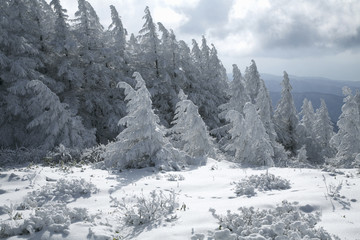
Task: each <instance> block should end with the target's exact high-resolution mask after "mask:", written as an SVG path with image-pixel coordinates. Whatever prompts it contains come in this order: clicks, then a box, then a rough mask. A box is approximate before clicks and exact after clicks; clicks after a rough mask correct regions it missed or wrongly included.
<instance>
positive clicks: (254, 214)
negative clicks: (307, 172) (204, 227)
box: [210, 201, 340, 240]
mask: <svg viewBox="0 0 360 240" xmlns="http://www.w3.org/2000/svg"><path fill="white" fill-rule="evenodd" d="M310 207H311V206H310ZM210 211H211V212H212V214H213V216H214V217H215V218H216V219H218V220H219V224H220V227H219V228H220V229H221V230H217V231H215V233H214V236H213V237H214V239H215V240H220V239H241V240H250V239H259V240H260V239H261V240H263V239H276V240H287V239H321V240H330V239H340V238H338V237H336V236H333V235H331V234H329V233H328V232H326V231H325V230H324V229H323V228H316V224H317V223H318V222H319V221H320V213H319V212H315V213H307V211H306V207H299V206H298V205H297V203H289V202H287V201H283V202H282V204H281V205H278V206H277V207H276V208H275V209H267V210H256V209H254V208H253V207H250V208H247V207H241V208H239V209H238V212H237V213H232V212H230V211H228V212H227V214H226V215H219V214H217V213H216V211H215V210H214V209H210Z"/></svg>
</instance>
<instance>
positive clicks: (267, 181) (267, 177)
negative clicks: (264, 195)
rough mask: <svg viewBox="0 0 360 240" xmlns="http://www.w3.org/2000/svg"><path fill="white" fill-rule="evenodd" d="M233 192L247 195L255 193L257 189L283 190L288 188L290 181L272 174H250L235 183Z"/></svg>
mask: <svg viewBox="0 0 360 240" xmlns="http://www.w3.org/2000/svg"><path fill="white" fill-rule="evenodd" d="M235 184H236V186H235V193H236V195H238V196H242V195H247V196H248V197H251V196H254V195H255V194H256V192H255V189H257V190H258V191H261V192H263V191H270V190H285V189H289V188H290V182H289V180H287V179H283V178H281V177H276V176H275V175H274V174H269V173H266V174H261V175H251V176H250V177H248V178H244V179H242V180H241V181H239V182H237V183H235Z"/></svg>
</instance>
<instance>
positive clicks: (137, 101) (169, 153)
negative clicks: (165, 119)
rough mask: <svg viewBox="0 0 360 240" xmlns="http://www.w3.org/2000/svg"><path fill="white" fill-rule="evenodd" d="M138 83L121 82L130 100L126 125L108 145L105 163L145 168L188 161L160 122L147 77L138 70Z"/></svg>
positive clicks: (177, 166) (114, 165) (180, 163)
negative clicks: (132, 84) (169, 140)
mask: <svg viewBox="0 0 360 240" xmlns="http://www.w3.org/2000/svg"><path fill="white" fill-rule="evenodd" d="M133 76H134V77H135V79H136V82H137V84H136V87H135V89H134V88H132V87H131V86H130V85H129V84H127V83H124V82H120V83H119V84H118V87H121V88H124V89H125V94H126V100H127V101H128V103H127V107H128V115H127V116H125V117H124V118H122V119H120V121H119V124H121V125H125V126H126V128H125V129H124V130H123V131H122V132H121V133H120V134H119V135H118V136H117V137H116V141H115V142H113V143H110V144H108V145H107V146H106V151H105V153H104V159H105V166H106V167H116V168H142V167H148V166H157V167H159V168H162V169H176V170H178V169H179V168H180V167H181V166H182V165H184V164H185V161H184V159H185V155H184V154H182V153H181V152H179V151H178V150H176V149H175V148H173V146H172V145H171V144H170V142H168V141H167V140H166V139H165V137H164V133H163V131H162V128H161V126H160V125H159V117H158V116H157V115H156V114H155V113H154V111H153V109H152V102H151V98H150V97H151V96H150V93H149V91H148V89H147V88H146V86H145V81H144V79H143V78H142V77H141V75H140V74H139V73H137V72H135V73H134V75H133Z"/></svg>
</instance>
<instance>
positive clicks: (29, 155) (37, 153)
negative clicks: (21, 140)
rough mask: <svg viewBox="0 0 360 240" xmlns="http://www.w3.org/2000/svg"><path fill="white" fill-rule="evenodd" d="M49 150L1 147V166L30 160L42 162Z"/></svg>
mask: <svg viewBox="0 0 360 240" xmlns="http://www.w3.org/2000/svg"><path fill="white" fill-rule="evenodd" d="M46 154H47V151H45V150H43V149H37V148H24V147H21V148H17V149H1V148H0V166H11V165H16V164H23V163H29V162H41V160H42V159H43V158H44V156H46Z"/></svg>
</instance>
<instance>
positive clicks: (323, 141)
mask: <svg viewBox="0 0 360 240" xmlns="http://www.w3.org/2000/svg"><path fill="white" fill-rule="evenodd" d="M314 132H315V135H316V141H317V142H318V143H319V144H320V146H321V155H322V156H324V157H332V156H334V154H335V152H334V148H333V147H331V145H330V140H331V138H332V137H333V136H334V134H335V133H334V128H333V123H332V122H331V119H330V117H329V112H328V109H327V107H326V103H325V101H324V100H323V99H321V104H320V107H319V108H318V109H317V110H316V114H315V123H314Z"/></svg>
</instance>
